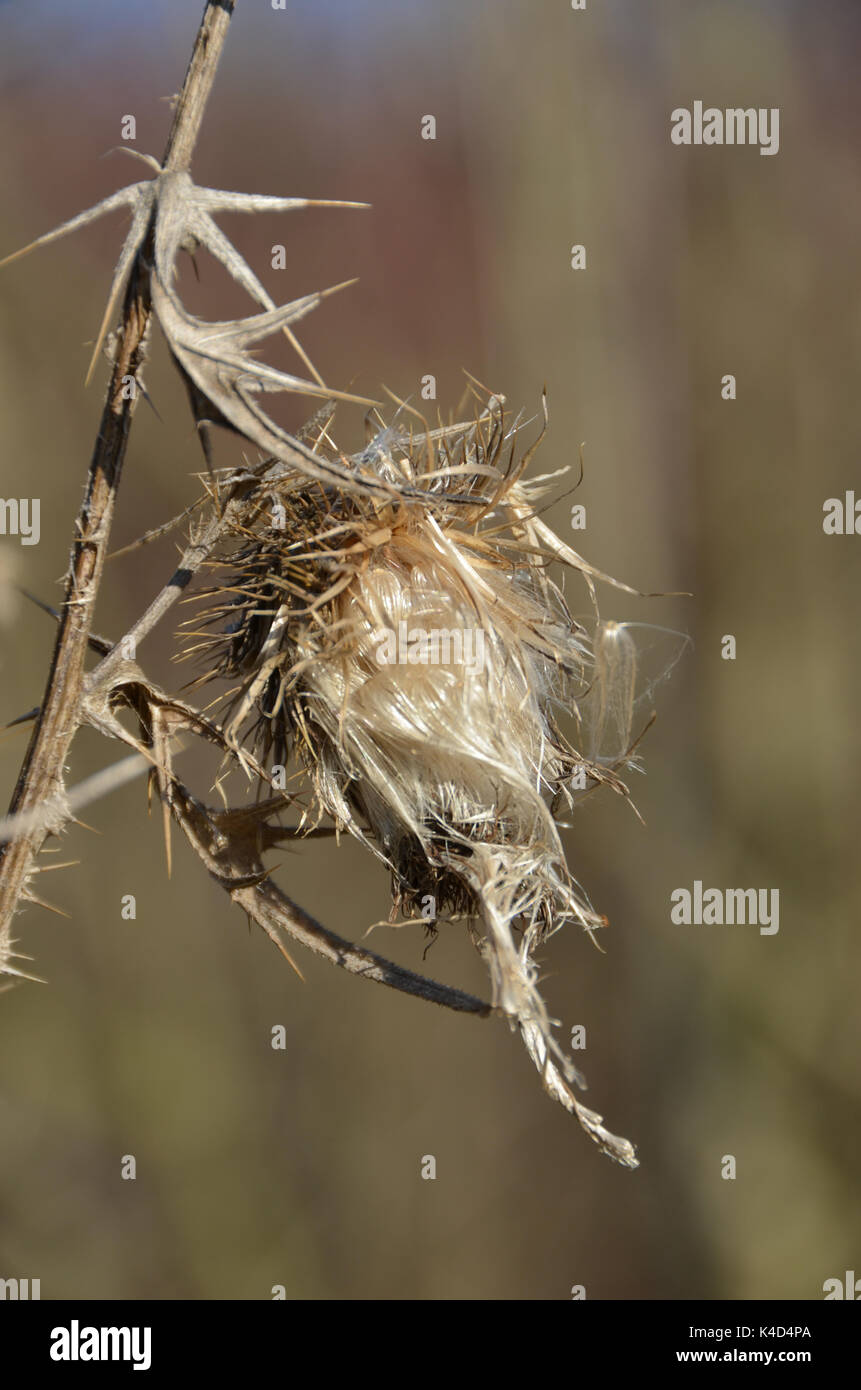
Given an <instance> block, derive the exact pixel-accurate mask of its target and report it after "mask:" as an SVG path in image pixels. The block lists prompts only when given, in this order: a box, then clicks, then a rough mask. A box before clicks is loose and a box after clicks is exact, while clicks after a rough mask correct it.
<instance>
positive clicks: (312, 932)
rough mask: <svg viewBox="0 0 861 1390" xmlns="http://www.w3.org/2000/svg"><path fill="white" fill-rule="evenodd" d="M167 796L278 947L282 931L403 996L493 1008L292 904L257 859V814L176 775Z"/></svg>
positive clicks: (473, 1009)
mask: <svg viewBox="0 0 861 1390" xmlns="http://www.w3.org/2000/svg"><path fill="white" fill-rule="evenodd" d="M166 795H167V800H168V802H169V804H170V807H171V810H172V811H173V814H174V816H175V818H176V820H178V822H179V824H180V826H181V827H182V830H183V833H184V834H185V836H186V839H187V840H188V842H189V844H190V845H191V846H192V847H193V849H194V850H195V851H196V853H197V854H198V855H199V856H200V858H201V860H202V861H203V863H204V864H205V865H206V868H207V869H208V870H209V873H210V874H211V875H212V877H213V878H214V879H215V881H216V883H218V884H219V886H220V887H221V888H223V889H224V890H225V892H226V893H227V894H228V896H229V897H230V899H231V901H232V902H234V903H235V904H236V905H237V907H241V908H242V910H243V911H244V912H245V913H246V914H247V916H248V917H249V918H250V919H251V920H252V921H253V922H256V923H257V925H258V926H260V927H262V928H263V930H264V931H265V932H266V934H267V936H269V937H270V938H271V939H272V940H273V941H274V942H275V944H276V945H277V946H279V947H280V946H281V936H280V933H282V932H284V933H286V935H288V936H289V937H291V938H292V939H293V940H294V941H298V942H299V943H300V944H301V945H302V946H305V947H307V949H308V950H310V951H313V952H314V953H315V954H316V955H318V956H322V957H323V959H324V960H328V961H329V962H330V963H331V964H332V965H339V966H340V967H341V969H342V970H346V971H347V973H348V974H350V975H359V976H361V978H362V979H364V980H373V981H374V982H375V983H377V984H381V985H389V986H390V988H392V989H396V990H399V991H400V992H401V993H402V994H413V995H416V996H417V997H418V998H420V999H426V1000H427V1001H428V1002H429V1003H432V1004H441V1005H443V1006H444V1007H445V1008H449V1009H454V1010H455V1011H456V1012H459V1013H471V1014H478V1015H479V1016H480V1017H482V1018H486V1017H488V1015H489V1014H491V1013H492V1012H493V1010H492V1008H491V1006H490V1005H489V1004H487V1003H485V1002H484V1000H482V999H478V998H476V997H475V996H474V995H472V994H466V993H465V992H464V991H463V990H460V989H453V988H452V987H451V986H450V985H443V984H439V983H438V982H437V981H436V980H430V979H427V978H426V977H425V976H423V975H416V974H414V973H413V971H411V970H406V969H405V968H404V967H402V966H400V965H395V964H394V962H393V961H389V960H386V959H385V958H384V957H383V956H378V955H377V954H376V953H375V952H374V951H368V950H366V949H365V948H364V947H361V946H355V945H354V944H353V943H352V942H350V941H345V940H344V939H343V937H340V936H337V935H336V934H335V932H332V931H329V930H328V928H327V927H324V926H322V925H321V924H320V923H319V922H317V921H315V920H314V918H313V917H311V916H310V915H309V913H307V912H305V911H304V910H303V909H302V908H301V907H299V906H298V905H297V904H296V903H294V902H292V901H291V899H290V898H288V897H287V896H286V894H285V893H282V891H281V889H280V888H278V887H277V885H276V884H274V883H272V882H271V881H270V879H269V878H268V877H267V876H266V870H265V869H264V867H263V864H262V861H261V860H260V859H259V857H258V852H257V851H258V842H257V834H253V835H249V834H248V831H247V828H246V827H247V825H248V824H253V821H252V815H253V813H249V812H247V811H246V812H243V810H241V809H237V810H235V811H227V812H219V811H212V810H211V809H210V808H209V807H205V806H202V805H201V804H200V802H197V801H195V800H194V799H193V798H192V797H190V796H189V795H188V793H187V792H186V791H185V789H184V788H183V787H182V786H181V784H179V783H178V782H176V780H175V779H174V780H172V781H171V784H170V787H169V790H167V793H166ZM256 828H257V827H255V829H256ZM243 832H244V833H243ZM225 839H226V841H227V843H226V845H225V846H224V848H223V849H221V850H220V851H216V850H215V849H214V845H215V844H216V843H218V842H220V841H223V840H225Z"/></svg>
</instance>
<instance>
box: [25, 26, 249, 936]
mask: <svg viewBox="0 0 861 1390" xmlns="http://www.w3.org/2000/svg"><path fill="white" fill-rule="evenodd" d="M233 8H234V6H233V0H208V3H207V6H206V10H205V12H204V16H203V19H202V21H201V24H200V28H199V30H198V34H197V39H196V41H195V45H194V50H193V52H192V57H191V61H190V63H189V67H188V71H187V73H186V77H185V82H184V84H183V89H182V92H181V94H180V97H179V101H178V102H177V106H176V110H175V112H174V120H173V126H172V128H171V132H170V136H169V138H168V142H167V149H166V152H165V157H164V160H163V167H164V168H165V169H176V170H186V169H187V168H188V165H189V163H190V160H191V155H192V151H193V149H194V144H195V141H196V139H197V135H198V132H199V129H200V123H201V120H202V117H203V112H204V108H205V106H206V101H207V98H208V96H209V93H210V90H211V87H212V82H213V79H214V76H215V71H216V68H217V66H218V60H219V57H220V55H221V50H222V47H223V45H224V40H225V37H226V34H227V28H228V24H229V22H230V18H231V16H232V14H233ZM151 238H152V232H151V231H150V235H149V237H148V242H151ZM147 250H148V251H149V258H150V259H151V256H152V247H151V245H148V247H146V248H145V251H147ZM139 264H140V263H139V262H136V264H135V267H134V268H133V270H132V273H131V278H130V281H129V285H128V289H127V291H126V296H125V303H124V307H123V317H122V327H121V329H120V332H119V334H118V337H117V347H116V352H115V357H114V367H113V372H112V374H111V381H110V385H109V387H108V392H107V397H106V400H105V405H104V409H103V412H102V418H101V423H100V426H99V432H98V435H97V438H96V444H95V448H94V450H93V455H92V460H91V462H90V469H89V474H88V481H87V488H86V493H85V497H84V502H83V506H82V508H81V512H80V515H79V516H78V519H77V522H76V530H75V541H74V547H73V552H72V559H71V564H70V568H69V573H68V577H67V580H66V593H65V600H64V604H63V610H62V618H61V622H60V626H59V630H58V633H57V640H56V644H55V646H54V652H53V657H52V660H51V668H50V672H49V676H48V683H47V687H46V690H45V696H44V699H43V700H42V703H41V712H40V715H39V718H38V721H37V723H36V726H35V728H34V730H33V734H32V737H31V739H30V744H29V747H28V749H27V754H26V757H25V759H24V764H23V767H22V769H21V772H20V774H19V777H18V782H17V785H16V788H15V793H14V795H13V798H12V802H11V806H10V813H13V814H14V813H18V812H24V811H28V810H31V809H32V808H34V807H38V806H40V805H41V804H42V803H44V802H46V801H51V800H53V799H55V798H56V797H58V796H62V795H63V768H64V765H65V762H66V758H67V755H68V752H69V747H70V745H71V742H72V739H73V737H74V734H75V732H76V730H77V728H78V725H79V723H80V706H81V695H82V685H83V679H84V658H85V654H86V651H87V643H88V639H89V635H90V626H91V622H92V616H93V611H94V608H95V602H96V597H97V595H98V592H99V586H100V583H101V578H102V572H103V569H104V563H105V557H106V554H107V549H108V540H109V536H110V530H111V523H112V520H113V513H114V507H115V503H116V496H117V490H118V488H119V483H120V477H121V474H122V468H123V462H124V459H125V454H126V447H127V444H128V436H129V430H130V427H131V420H132V415H133V413H134V407H135V396H136V394H137V393H136V392H134V393H131V398H130V399H127V397H128V396H129V393H128V392H126V391H124V390H123V378H124V377H133V378H136V377H137V375H138V374H139V372H140V370H141V366H142V363H143V359H144V355H145V338H146V333H147V328H148V326H149V322H150V315H151V302H150V284H149V276H148V275H147V274H140V273H138V266H139ZM45 834H46V831H45V830H44V829H42V828H39V827H36V828H34V829H33V830H31V831H30V832H29V833H28V834H27V835H25V836H23V837H22V838H20V839H16V840H14V841H12V842H11V843H9V844H7V845H6V846H5V847H4V848H3V849H2V850H0V960H2V959H3V958H4V956H5V951H6V949H7V948H8V943H9V935H10V931H11V921H12V916H13V913H14V912H15V909H16V906H17V904H18V902H19V899H20V898H21V896H22V893H23V892H24V890H25V887H26V884H27V879H28V877H29V876H30V874H31V873H32V871H33V867H34V860H35V858H36V855H37V854H38V853H39V850H40V849H41V847H42V844H43V842H44V839H45Z"/></svg>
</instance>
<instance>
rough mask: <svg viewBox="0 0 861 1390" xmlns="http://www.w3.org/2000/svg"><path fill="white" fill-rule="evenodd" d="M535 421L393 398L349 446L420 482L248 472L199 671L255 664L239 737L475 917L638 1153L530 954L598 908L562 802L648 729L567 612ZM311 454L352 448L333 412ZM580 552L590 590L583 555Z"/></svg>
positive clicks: (268, 469)
mask: <svg viewBox="0 0 861 1390" xmlns="http://www.w3.org/2000/svg"><path fill="white" fill-rule="evenodd" d="M518 432H519V424H518V422H517V421H515V422H514V423H510V422H508V421H507V419H506V417H505V414H504V411H503V406H502V401H501V400H500V398H498V397H491V398H490V399H489V401H488V403H487V405H486V408H485V409H484V411H483V412H482V413H481V414H480V415H479V416H478V417H477V418H476V419H474V420H472V421H471V422H468V423H466V424H462V425H456V426H450V427H441V428H440V429H438V430H435V431H429V430H427V429H425V430H424V431H423V432H422V433H411V432H410V431H409V430H408V429H406V428H405V427H404V425H403V423H402V413H401V412H399V415H398V417H397V418H396V420H395V422H394V423H393V424H392V425H390V426H386V427H385V428H384V429H383V430H382V431H381V432H380V433H379V434H377V436H376V437H375V438H374V440H372V442H371V443H370V444H369V445H368V447H366V449H365V450H363V452H362V454H361V455H360V456H357V458H356V459H355V460H353V461H354V462H356V463H359V462H360V463H361V465H362V466H364V467H365V468H369V467H372V468H373V469H374V470H375V471H376V472H377V473H378V475H379V476H380V477H384V478H387V479H390V480H395V479H397V480H399V481H400V482H401V483H404V484H406V487H405V490H404V491H403V492H402V493H400V495H399V496H397V498H394V499H386V500H385V501H380V500H379V499H372V498H366V497H361V496H356V495H352V494H344V493H341V492H336V491H334V490H332V489H329V488H326V487H321V486H314V487H310V488H306V489H303V490H297V488H296V484H295V479H294V478H292V477H291V476H289V475H287V476H285V475H284V474H283V472H282V473H281V474H279V472H278V469H277V467H274V468H273V466H272V465H271V463H264V464H261V465H260V466H259V467H258V468H257V470H251V472H250V474H249V478H250V479H251V481H249V482H248V483H247V486H246V491H245V493H244V498H243V504H242V507H241V508H240V511H239V513H238V519H237V521H236V524H235V526H234V528H233V529H234V536H233V541H232V549H230V548H228V549H227V550H225V551H223V552H222V553H221V554H220V555H219V556H218V557H217V561H216V563H217V566H218V567H219V575H218V578H217V579H216V582H215V584H214V585H213V587H212V588H211V589H210V590H209V591H208V597H209V599H210V606H209V608H208V609H207V610H206V611H204V613H203V614H202V615H201V617H199V618H198V619H197V620H196V627H197V632H196V634H195V635H196V637H197V638H198V639H199V640H200V641H201V642H202V643H203V645H204V646H205V647H206V648H207V649H208V654H209V659H210V661H211V666H210V669H209V671H208V672H207V673H206V675H205V676H204V677H202V678H201V679H203V680H207V679H209V678H210V676H222V677H229V678H235V679H236V680H237V681H238V687H237V688H236V689H235V690H234V691H233V692H232V693H231V695H230V697H229V700H228V708H227V712H226V717H227V718H228V719H229V732H230V734H231V736H232V737H234V738H236V739H238V740H245V741H246V742H247V743H248V744H249V745H250V746H251V747H252V748H253V749H254V751H255V752H256V754H257V756H258V757H259V758H260V759H261V761H263V760H265V759H266V758H268V757H270V756H272V755H274V756H275V757H276V760H277V761H286V757H287V755H288V754H290V753H292V754H293V755H294V756H295V757H296V758H297V759H298V761H299V762H300V764H301V765H302V766H303V767H304V769H305V771H306V773H307V776H308V780H309V783H310V785H311V788H312V790H313V796H314V800H315V803H316V808H317V812H318V813H319V814H322V813H328V814H329V815H330V816H332V817H333V818H334V819H335V821H336V823H337V824H339V825H340V826H341V827H345V828H347V829H348V830H349V831H350V832H351V833H352V834H353V835H355V836H356V837H357V838H359V839H360V840H362V841H363V842H364V843H366V844H367V845H368V846H369V847H370V848H371V849H372V850H373V852H374V853H375V854H376V855H377V856H378V857H379V858H380V859H381V860H382V861H383V862H384V863H385V864H386V865H387V866H388V869H389V871H390V873H391V877H392V884H393V904H394V909H396V910H407V911H422V910H423V909H425V908H426V905H427V903H428V900H429V899H430V901H431V903H432V904H433V912H432V915H433V916H434V917H438V916H440V915H442V914H444V913H446V912H454V913H465V914H468V915H469V916H470V917H472V918H473V919H474V922H475V928H476V931H477V934H478V940H479V946H480V949H481V951H482V954H483V955H484V957H485V959H486V961H487V964H488V968H489V972H490V976H491V981H492V985H493V999H494V1003H495V1005H496V1006H497V1007H498V1008H499V1009H500V1010H501V1011H502V1012H503V1013H504V1014H505V1015H506V1016H507V1017H508V1018H509V1019H510V1021H511V1022H512V1024H513V1025H516V1026H518V1027H519V1028H520V1031H521V1033H522V1035H523V1038H524V1041H525V1043H526V1046H527V1048H528V1050H529V1052H530V1055H532V1057H533V1059H534V1060H535V1062H536V1065H537V1066H538V1067H539V1069H540V1070H541V1072H542V1077H543V1079H544V1082H545V1085H546V1086H547V1088H548V1089H549V1090H550V1091H551V1093H552V1094H554V1095H555V1096H556V1098H557V1099H560V1100H561V1101H562V1102H563V1104H566V1106H567V1108H568V1109H570V1110H572V1111H573V1112H575V1113H577V1114H578V1116H579V1117H580V1119H581V1122H582V1123H583V1124H584V1126H585V1127H586V1128H587V1129H588V1130H589V1132H590V1133H591V1134H592V1135H593V1137H595V1138H596V1139H597V1141H598V1142H599V1143H600V1144H601V1146H602V1147H604V1148H605V1149H607V1151H608V1152H610V1153H611V1154H612V1155H613V1156H614V1157H615V1158H617V1159H619V1161H621V1162H624V1163H629V1164H630V1163H633V1162H634V1161H635V1160H634V1157H633V1150H632V1149H631V1146H630V1145H628V1144H627V1141H624V1140H619V1139H617V1138H616V1137H615V1136H612V1135H610V1134H609V1132H608V1131H606V1130H604V1129H603V1127H602V1126H601V1123H600V1117H596V1116H594V1114H593V1112H590V1111H584V1110H583V1107H581V1106H579V1104H578V1102H577V1101H576V1100H575V1099H574V1096H573V1093H572V1092H571V1089H570V1084H571V1083H574V1082H576V1081H577V1079H578V1078H577V1076H576V1073H575V1072H574V1069H573V1068H572V1067H571V1065H570V1062H569V1061H568V1059H567V1058H566V1057H565V1055H564V1054H563V1052H562V1051H561V1049H560V1048H559V1047H558V1045H557V1043H556V1041H555V1039H554V1037H553V1034H552V1022H551V1020H550V1018H549V1016H548V1014H547V1011H546V1008H545V1006H544V1003H543V1000H542V998H541V995H540V993H539V991H538V988H537V984H536V977H537V966H536V964H535V961H534V951H535V949H536V947H537V946H538V944H539V943H540V942H541V940H543V939H544V938H546V936H547V935H548V934H549V933H550V932H552V931H554V930H556V929H557V928H558V927H560V926H561V925H563V924H564V923H566V922H577V923H579V924H580V925H581V926H582V927H584V928H586V929H587V930H590V931H591V930H592V929H593V928H595V927H598V926H600V925H602V924H603V922H604V919H603V918H601V917H599V916H598V915H597V914H596V913H595V912H594V910H593V909H592V907H591V905H590V903H589V901H588V899H587V898H586V896H585V894H584V893H583V891H582V889H580V888H579V886H578V885H577V884H576V882H575V881H574V880H573V878H572V876H571V874H570V872H569V870H568V867H567V865H566V861H565V854H564V851H563V848H562V843H561V840H560V837H559V832H558V829H557V825H556V823H555V820H554V816H553V813H552V810H551V807H552V806H554V805H557V806H558V805H559V804H563V805H570V804H571V803H572V801H573V799H574V795H575V793H574V790H573V784H574V781H575V778H576V776H577V774H578V773H582V772H583V771H584V770H585V771H586V773H587V774H588V776H589V778H590V779H591V780H592V782H593V784H594V782H595V781H598V780H611V779H612V769H611V768H610V767H609V766H608V765H607V764H606V763H605V762H602V761H601V758H600V744H601V743H602V742H606V739H605V734H606V732H607V730H608V729H609V730H610V731H611V733H612V739H611V742H613V743H614V744H618V743H619V740H620V739H621V740H622V742H624V740H625V738H626V736H627V733H628V732H629V730H630V718H631V705H632V701H633V684H632V680H633V667H632V662H633V661H634V652H633V645H632V644H631V643H630V642H629V641H628V640H627V636H626V634H625V632H624V630H623V629H616V628H608V629H607V630H606V632H605V633H604V634H603V635H602V636H601V638H600V640H599V643H598V652H597V660H596V659H595V657H594V656H593V653H592V650H591V646H590V642H589V640H588V637H587V633H586V631H585V629H584V628H583V627H581V626H580V625H579V624H577V623H575V622H574V621H573V620H572V618H571V616H570V614H569V612H568V608H567V605H566V603H565V599H564V597H563V594H562V591H561V589H560V588H559V587H558V585H557V584H556V582H555V581H554V580H553V578H552V577H551V575H550V573H549V569H548V566H549V562H550V561H551V560H553V559H554V558H558V556H559V552H558V548H557V549H556V550H553V549H548V546H547V545H546V544H544V543H543V539H542V538H543V530H542V528H543V523H541V522H539V521H538V520H537V519H536V518H535V516H534V507H535V501H536V499H537V497H538V496H539V495H541V493H542V491H543V490H544V487H543V485H542V480H533V481H532V482H531V483H529V482H526V481H524V480H523V478H522V473H523V467H524V464H525V462H527V461H528V457H529V454H530V453H531V450H530V451H527V454H526V455H525V456H524V457H520V458H519V457H518V455H517V447H516V446H517V437H518ZM315 451H319V452H320V453H321V454H323V455H324V456H325V454H326V453H327V452H337V451H336V450H335V449H334V446H333V445H332V444H331V442H330V440H329V435H328V432H327V431H322V432H321V434H320V436H319V438H318V441H317V443H316V445H315ZM544 529H546V528H544ZM560 544H561V543H558V542H557V547H558V546H559V545H560ZM562 558H563V559H564V560H565V562H566V563H567V564H568V565H569V567H571V568H574V569H578V570H580V571H581V572H583V573H584V574H585V577H586V580H587V583H589V584H590V587H591V580H592V574H593V573H594V572H593V571H591V570H590V569H589V567H588V566H587V565H586V564H585V562H582V561H580V559H579V557H577V556H574V554H573V552H570V551H569V552H566V554H565V555H564V556H563V557H562ZM222 574H223V576H224V577H223V578H222V577H221V575H222ZM587 698H590V699H591V700H592V702H593V704H594V702H595V700H596V699H597V709H598V718H597V725H596V730H597V734H596V736H595V737H592V738H591V740H590V741H591V743H592V745H593V747H592V756H591V757H590V756H589V753H588V752H587V749H586V747H585V746H584V738H586V737H587V735H586V733H585V730H584V729H582V728H581V726H580V706H581V703H583V702H584V701H585V700H586V699H587ZM593 722H594V721H593ZM563 724H567V725H568V726H569V727H568V728H567V730H565V731H563ZM629 752H630V749H629V748H628V747H627V746H626V747H621V746H620V747H618V752H617V754H616V755H614V761H615V762H616V763H619V762H624V760H625V757H626V755H627V754H628V753H629ZM616 785H617V786H618V787H621V788H622V790H624V788H623V787H622V784H620V783H618V781H617V783H616Z"/></svg>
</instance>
